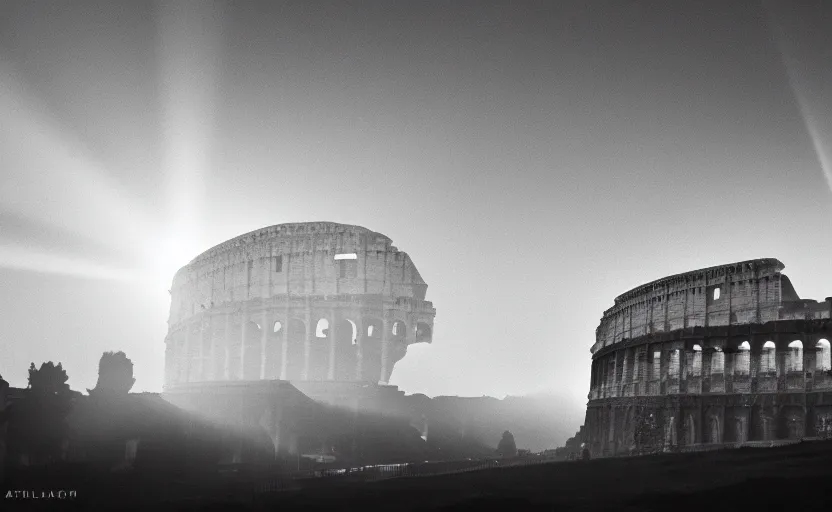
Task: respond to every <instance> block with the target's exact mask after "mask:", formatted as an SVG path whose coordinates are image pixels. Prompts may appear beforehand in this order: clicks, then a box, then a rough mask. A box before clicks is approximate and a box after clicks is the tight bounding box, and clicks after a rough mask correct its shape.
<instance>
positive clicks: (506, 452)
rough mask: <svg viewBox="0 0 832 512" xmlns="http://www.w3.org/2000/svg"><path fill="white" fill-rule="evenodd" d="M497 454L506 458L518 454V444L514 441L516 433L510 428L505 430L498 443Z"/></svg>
mask: <svg viewBox="0 0 832 512" xmlns="http://www.w3.org/2000/svg"><path fill="white" fill-rule="evenodd" d="M497 454H498V455H499V456H500V457H504V458H506V457H516V456H517V444H516V443H515V442H514V435H513V434H512V433H511V432H509V431H508V430H506V431H505V432H503V438H502V439H500V443H499V444H498V445H497Z"/></svg>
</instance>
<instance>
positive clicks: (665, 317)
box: [585, 259, 832, 456]
mask: <svg viewBox="0 0 832 512" xmlns="http://www.w3.org/2000/svg"><path fill="white" fill-rule="evenodd" d="M783 268H784V265H783V264H782V263H781V262H779V261H778V260H775V259H759V260H753V261H745V262H740V263H734V264H729V265H722V266H718V267H712V268H707V269H702V270H696V271H693V272H687V273H684V274H679V275H675V276H670V277H666V278H664V279H660V280H657V281H654V282H651V283H648V284H646V285H643V286H640V287H638V288H635V289H633V290H630V291H629V292H627V293H625V294H623V295H621V296H619V297H618V298H616V299H615V305H614V306H613V307H612V308H610V309H608V310H607V311H605V312H604V316H603V318H602V319H601V323H600V325H599V326H598V329H597V330H596V343H595V344H594V345H593V347H592V349H591V352H592V377H591V383H590V393H589V403H588V407H587V415H586V423H585V426H586V441H587V444H588V447H589V449H590V451H591V453H592V455H593V456H605V455H618V454H626V453H634V452H643V451H655V450H662V449H664V450H668V449H680V448H681V449H706V448H708V447H709V446H708V445H710V446H711V447H712V446H713V445H719V444H727V443H732V444H742V443H748V442H753V441H777V440H782V439H799V438H802V437H814V436H820V435H826V434H828V433H829V432H830V425H832V364H830V340H832V321H830V314H831V313H832V298H827V299H826V301H825V302H817V301H812V300H804V299H801V298H800V297H799V296H798V295H797V293H796V292H795V290H794V288H793V287H792V285H791V282H790V281H789V279H788V277H786V276H785V275H783V274H782V273H781V271H782V270H783Z"/></svg>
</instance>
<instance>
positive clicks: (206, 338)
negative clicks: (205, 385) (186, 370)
mask: <svg viewBox="0 0 832 512" xmlns="http://www.w3.org/2000/svg"><path fill="white" fill-rule="evenodd" d="M199 336H200V343H201V344H202V375H200V376H199V378H200V379H201V380H210V379H211V371H212V370H213V368H212V367H211V361H212V360H213V359H212V358H213V355H214V339H213V338H214V333H213V330H212V329H211V325H210V324H205V325H203V327H202V330H201V331H200V333H199Z"/></svg>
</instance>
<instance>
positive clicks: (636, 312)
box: [592, 259, 791, 353]
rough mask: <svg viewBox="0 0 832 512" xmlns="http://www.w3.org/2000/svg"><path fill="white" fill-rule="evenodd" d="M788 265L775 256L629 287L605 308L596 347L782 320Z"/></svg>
mask: <svg viewBox="0 0 832 512" xmlns="http://www.w3.org/2000/svg"><path fill="white" fill-rule="evenodd" d="M783 268H784V265H783V264H782V263H781V262H779V261H778V260H776V259H760V260H753V261H746V262H741V263H735V264H731V265H723V266H719V267H713V268H709V269H703V270H696V271H693V272H687V273H684V274H679V275H676V276H671V277H667V278H664V279H660V280H658V281H654V282H652V283H648V284H646V285H643V286H640V287H638V288H635V289H633V290H630V291H629V292H627V293H624V294H622V295H621V296H619V297H618V298H616V299H615V305H614V306H613V307H612V308H610V309H609V310H607V311H605V312H604V316H603V318H602V319H601V323H600V325H599V326H598V329H597V330H596V343H595V345H594V346H593V348H592V351H593V353H594V352H595V351H597V350H598V349H599V348H602V347H605V346H608V345H611V344H613V343H618V342H620V341H621V340H622V339H627V338H636V337H638V336H643V335H646V334H652V333H659V332H667V331H674V330H677V329H684V328H688V327H706V326H717V325H734V324H751V323H765V322H768V321H772V320H777V319H778V311H779V308H780V306H781V304H782V293H781V278H782V277H784V276H781V274H780V271H781V270H782V269H783ZM789 287H791V285H790V284H789ZM715 288H719V289H720V297H719V299H717V300H714V298H713V297H714V289H715Z"/></svg>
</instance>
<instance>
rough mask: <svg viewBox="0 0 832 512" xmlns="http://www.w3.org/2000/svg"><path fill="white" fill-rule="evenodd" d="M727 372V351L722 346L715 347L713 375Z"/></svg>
mask: <svg viewBox="0 0 832 512" xmlns="http://www.w3.org/2000/svg"><path fill="white" fill-rule="evenodd" d="M723 373H725V353H724V352H723V351H722V348H721V347H714V351H713V353H712V354H711V375H722V374H723Z"/></svg>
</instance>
